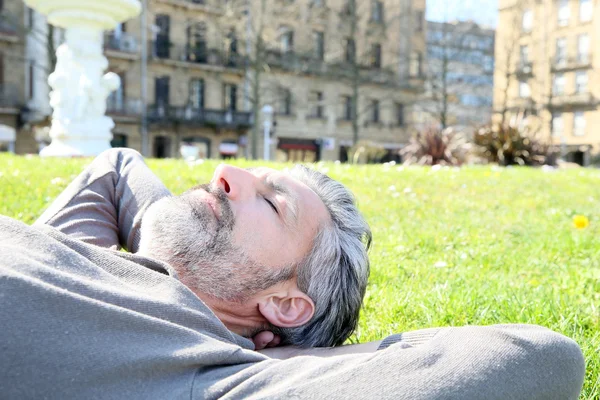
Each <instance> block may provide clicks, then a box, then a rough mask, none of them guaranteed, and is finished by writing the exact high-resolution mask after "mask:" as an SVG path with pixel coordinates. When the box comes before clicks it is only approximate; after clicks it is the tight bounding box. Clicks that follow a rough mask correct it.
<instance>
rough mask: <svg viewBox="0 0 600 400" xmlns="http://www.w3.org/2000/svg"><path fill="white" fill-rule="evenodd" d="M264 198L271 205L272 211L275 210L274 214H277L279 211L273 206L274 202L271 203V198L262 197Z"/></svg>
mask: <svg viewBox="0 0 600 400" xmlns="http://www.w3.org/2000/svg"><path fill="white" fill-rule="evenodd" d="M264 199H265V201H266V202H267V203H268V204H269V205H270V206H271V208H272V209H273V211H275V214H279V211H277V207H275V203H273V202H272V201H271V200H269V199H267V198H266V197H264Z"/></svg>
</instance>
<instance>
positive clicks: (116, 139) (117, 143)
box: [110, 133, 127, 147]
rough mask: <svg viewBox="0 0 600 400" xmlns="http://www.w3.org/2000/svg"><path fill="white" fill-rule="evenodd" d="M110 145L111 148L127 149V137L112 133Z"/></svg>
mask: <svg viewBox="0 0 600 400" xmlns="http://www.w3.org/2000/svg"><path fill="white" fill-rule="evenodd" d="M110 145H111V146H112V147H127V136H126V135H123V134H121V133H114V134H113V138H112V140H111V141H110Z"/></svg>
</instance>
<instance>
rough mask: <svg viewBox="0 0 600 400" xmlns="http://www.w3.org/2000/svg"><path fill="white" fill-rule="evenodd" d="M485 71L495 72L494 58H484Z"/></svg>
mask: <svg viewBox="0 0 600 400" xmlns="http://www.w3.org/2000/svg"><path fill="white" fill-rule="evenodd" d="M483 69H484V70H485V71H487V72H492V71H494V57H492V56H483Z"/></svg>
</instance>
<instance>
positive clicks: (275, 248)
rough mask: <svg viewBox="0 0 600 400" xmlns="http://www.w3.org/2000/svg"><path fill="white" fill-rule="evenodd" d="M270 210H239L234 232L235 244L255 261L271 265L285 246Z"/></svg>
mask: <svg viewBox="0 0 600 400" xmlns="http://www.w3.org/2000/svg"><path fill="white" fill-rule="evenodd" d="M269 212H271V211H270V210H268V209H264V210H261V209H260V207H256V208H251V207H245V208H243V209H240V210H239V213H237V215H238V217H236V223H235V228H234V230H233V242H234V244H235V245H236V246H238V247H240V248H242V249H243V250H244V251H245V252H246V254H247V255H249V256H250V257H251V258H252V259H253V260H255V261H257V262H261V263H270V262H271V260H272V258H273V257H274V255H276V254H280V253H281V251H282V250H283V248H284V247H285V246H284V235H283V234H282V232H281V231H280V230H279V229H277V225H276V221H275V218H271V216H270V215H269V214H268V213H269Z"/></svg>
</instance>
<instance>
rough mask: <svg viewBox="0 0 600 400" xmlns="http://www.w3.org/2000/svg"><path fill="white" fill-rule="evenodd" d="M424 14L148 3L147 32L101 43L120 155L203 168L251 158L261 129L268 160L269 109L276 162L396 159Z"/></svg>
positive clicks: (287, 1) (335, 2) (295, 2)
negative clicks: (369, 150) (194, 154)
mask: <svg viewBox="0 0 600 400" xmlns="http://www.w3.org/2000/svg"><path fill="white" fill-rule="evenodd" d="M12 1H13V2H17V0H12ZM18 2H19V3H20V1H18ZM248 5H250V11H249V12H248ZM263 5H264V8H263ZM349 7H354V8H355V10H354V11H355V12H354V13H353V12H351V10H349V9H348V8H349ZM424 10H425V1H424V0H401V1H393V0H385V1H370V0H356V1H346V0H266V1H263V0H243V1H242V0H238V1H236V0H229V1H227V2H223V1H219V0H148V9H147V10H146V20H145V21H142V17H141V16H140V17H138V18H136V19H132V20H130V21H127V22H125V23H124V24H122V25H120V26H118V27H117V28H116V29H115V30H114V31H112V32H108V33H107V34H106V35H105V40H104V46H105V56H106V57H107V59H108V60H109V70H110V71H112V72H115V73H117V74H118V75H119V76H120V78H121V82H122V85H121V87H120V88H119V90H117V91H116V92H115V93H113V94H112V95H111V96H110V97H109V99H108V103H107V114H108V115H110V116H111V117H112V118H113V119H114V121H115V128H114V129H113V134H114V140H113V145H114V146H126V147H132V148H135V149H138V150H145V151H146V153H147V155H148V156H153V157H178V156H179V147H180V146H181V144H182V143H191V144H194V145H196V146H198V147H199V149H200V154H201V156H203V157H211V158H219V157H231V156H249V155H251V154H252V149H251V145H252V140H251V139H252V138H251V136H252V133H251V131H252V127H253V126H254V125H255V124H256V125H257V126H258V127H259V129H258V130H257V131H258V132H257V133H258V141H257V143H256V144H257V148H256V151H255V152H256V154H258V155H262V154H263V146H264V143H263V133H262V118H263V116H262V114H261V113H257V114H255V113H254V112H253V110H254V109H255V108H256V109H261V108H262V107H263V106H264V105H267V104H268V105H271V106H272V107H273V108H274V110H275V114H274V117H273V119H274V123H273V128H272V130H271V132H270V136H271V138H270V140H269V142H268V143H267V145H269V146H271V152H270V153H271V155H272V156H271V159H278V160H290V161H314V160H320V159H324V160H337V159H344V157H345V155H346V152H345V151H346V149H347V148H348V147H350V146H351V145H352V143H353V141H354V140H355V139H356V138H357V136H358V139H359V140H370V141H372V142H375V143H377V144H378V145H380V146H383V147H385V148H387V149H389V150H390V153H391V154H393V153H395V152H396V151H397V150H398V149H399V148H401V147H402V146H403V144H404V143H406V142H407V141H408V137H409V133H410V127H411V122H412V119H413V104H414V103H415V101H416V100H417V98H418V95H419V94H420V92H421V91H422V85H423V74H422V69H423V68H422V62H423V55H424V48H425V39H424V33H425V32H424V22H423V17H424ZM351 15H356V16H357V17H356V18H354V19H352V18H349V17H350V16H351ZM248 19H249V20H248ZM352 21H354V22H355V23H351V22H352ZM143 30H145V32H146V37H147V42H146V43H142V31H143ZM259 37H260V43H259V44H258V45H260V46H262V47H260V52H257V51H256V49H257V48H258V47H257V46H258V45H257V42H259V41H258V38H259ZM142 48H143V49H144V50H145V51H142ZM142 64H145V65H146V73H145V74H143V73H142ZM349 64H351V66H352V67H355V68H354V69H352V68H349V67H348V66H349ZM21 69H23V68H21ZM257 70H258V72H259V74H258V76H259V79H256V75H257V74H256V71H257ZM353 72H356V74H353ZM144 87H145V89H146V90H145V91H146V93H145V99H144V90H143V88H144ZM38 93H43V91H42V90H41V88H40V90H39V91H38ZM43 94H44V95H46V94H47V93H43ZM354 102H356V103H357V104H356V105H355V104H354ZM38 108H43V106H42V105H39V104H37V105H36V104H34V103H32V102H30V103H29V104H28V109H29V110H30V112H32V110H37V109H38ZM40 114H43V113H40ZM38 119H39V118H38ZM29 137H30V138H31V135H29ZM144 143H146V144H147V148H146V149H144Z"/></svg>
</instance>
